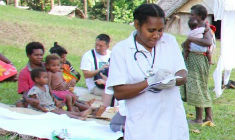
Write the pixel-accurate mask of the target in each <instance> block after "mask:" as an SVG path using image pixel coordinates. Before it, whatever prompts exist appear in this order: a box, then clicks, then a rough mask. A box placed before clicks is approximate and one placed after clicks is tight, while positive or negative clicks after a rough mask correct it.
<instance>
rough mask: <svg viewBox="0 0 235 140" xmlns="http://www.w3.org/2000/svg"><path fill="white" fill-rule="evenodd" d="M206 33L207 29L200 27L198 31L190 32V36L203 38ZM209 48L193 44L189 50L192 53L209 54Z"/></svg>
mask: <svg viewBox="0 0 235 140" xmlns="http://www.w3.org/2000/svg"><path fill="white" fill-rule="evenodd" d="M204 32H205V27H198V28H196V29H193V30H191V31H189V33H188V36H191V37H196V38H203V33H204ZM207 49H208V47H203V46H200V45H197V44H195V43H193V42H191V43H190V48H189V50H190V51H191V52H207Z"/></svg>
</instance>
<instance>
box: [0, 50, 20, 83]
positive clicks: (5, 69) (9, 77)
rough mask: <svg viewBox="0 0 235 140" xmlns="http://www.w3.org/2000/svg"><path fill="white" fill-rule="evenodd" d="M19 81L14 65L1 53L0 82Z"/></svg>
mask: <svg viewBox="0 0 235 140" xmlns="http://www.w3.org/2000/svg"><path fill="white" fill-rule="evenodd" d="M3 81H17V70H16V68H15V66H14V65H13V63H12V62H11V61H10V60H9V59H7V58H6V57H5V56H4V55H3V54H1V53H0V82H3Z"/></svg>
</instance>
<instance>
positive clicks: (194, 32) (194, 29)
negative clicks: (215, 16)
mask: <svg viewBox="0 0 235 140" xmlns="http://www.w3.org/2000/svg"><path fill="white" fill-rule="evenodd" d="M188 25H189V28H190V29H191V31H190V32H189V35H188V36H191V37H196V38H203V33H204V32H205V27H198V21H197V20H196V19H194V18H190V19H189V21H188ZM189 51H190V52H195V53H206V56H207V59H208V61H209V64H212V55H211V52H210V49H209V47H203V46H200V45H197V44H195V43H192V42H191V43H190V47H189V48H185V52H184V57H185V59H186V58H187V57H188V53H189Z"/></svg>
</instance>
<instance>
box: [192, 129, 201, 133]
mask: <svg viewBox="0 0 235 140" xmlns="http://www.w3.org/2000/svg"><path fill="white" fill-rule="evenodd" d="M191 131H192V132H193V133H197V134H200V133H201V132H200V130H198V129H193V130H191Z"/></svg>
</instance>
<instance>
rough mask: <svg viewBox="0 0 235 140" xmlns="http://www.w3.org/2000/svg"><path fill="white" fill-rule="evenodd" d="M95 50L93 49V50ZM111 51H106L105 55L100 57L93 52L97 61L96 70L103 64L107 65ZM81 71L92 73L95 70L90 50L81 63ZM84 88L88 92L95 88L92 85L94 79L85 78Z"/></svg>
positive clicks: (93, 84)
mask: <svg viewBox="0 0 235 140" xmlns="http://www.w3.org/2000/svg"><path fill="white" fill-rule="evenodd" d="M94 50H95V49H94ZM110 54H111V51H109V50H107V54H106V55H100V54H99V53H97V52H96V51H95V56H96V61H97V67H98V69H99V68H101V67H102V66H103V65H105V64H109V62H108V61H109V58H110ZM80 69H81V70H88V71H94V70H95V64H94V57H93V55H92V52H91V50H89V51H88V52H86V53H85V54H84V55H83V57H82V61H81V65H80ZM86 86H87V88H88V90H89V91H92V90H93V88H94V87H95V83H94V77H92V78H86Z"/></svg>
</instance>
